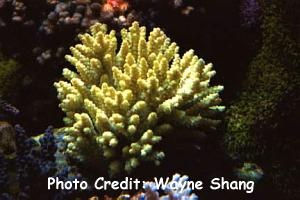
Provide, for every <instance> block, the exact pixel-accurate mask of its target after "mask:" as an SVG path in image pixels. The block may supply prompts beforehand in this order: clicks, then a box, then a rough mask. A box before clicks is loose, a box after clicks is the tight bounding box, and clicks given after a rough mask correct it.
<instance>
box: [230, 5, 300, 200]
mask: <svg viewBox="0 0 300 200" xmlns="http://www.w3.org/2000/svg"><path fill="white" fill-rule="evenodd" d="M260 3H261V5H262V27H261V29H262V46H261V49H260V51H259V52H258V54H257V55H256V56H255V58H254V59H253V61H252V62H251V63H250V66H249V70H248V77H247V79H246V81H245V88H244V89H243V90H242V92H241V94H240V96H239V99H238V100H236V101H235V102H234V103H233V104H232V105H231V106H230V107H229V108H228V109H227V116H226V117H225V121H226V122H227V130H226V134H225V144H226V147H227V151H228V152H229V154H231V155H233V156H237V157H238V158H240V159H241V160H243V161H252V162H253V161H254V162H259V161H262V160H268V162H267V163H265V164H264V166H262V168H263V169H265V170H264V171H265V173H266V174H268V175H269V176H270V178H271V179H273V180H272V181H273V182H274V183H275V184H276V186H277V187H276V188H279V190H281V191H282V192H284V193H285V194H284V196H285V198H286V199H298V198H299V197H300V194H299V191H300V190H299V188H300V185H299V183H298V182H297V181H296V180H298V178H296V177H299V175H298V174H299V173H297V170H296V168H299V166H300V162H299V160H300V159H299V155H297V153H295V152H299V143H300V141H299V137H297V136H296V134H294V130H297V129H298V127H297V125H296V123H294V124H293V122H292V121H293V120H291V119H293V118H294V117H293V115H296V116H297V114H298V111H297V102H299V95H300V94H299V87H300V82H299V77H300V73H299V66H300V63H299V60H300V59H299V58H300V53H299V52H300V51H299V50H300V48H299V44H297V42H295V41H294V40H293V37H292V35H291V33H290V31H289V26H286V24H287V23H286V18H285V16H286V13H287V12H288V11H289V10H286V2H285V1H275V0H274V1H264V0H262V1H260ZM298 108H299V106H298ZM294 113H297V114H294ZM286 119H289V121H290V122H287V120H286ZM291 126H292V127H293V128H291Z"/></svg>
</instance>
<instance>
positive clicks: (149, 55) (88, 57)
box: [54, 22, 224, 175]
mask: <svg viewBox="0 0 300 200" xmlns="http://www.w3.org/2000/svg"><path fill="white" fill-rule="evenodd" d="M90 31H91V34H88V33H86V34H81V35H79V39H80V40H81V42H82V44H77V45H76V46H75V47H71V48H70V50H71V52H72V55H67V56H66V59H67V60H68V61H69V62H70V63H71V64H72V65H74V66H75V68H76V70H77V73H76V72H74V71H71V70H70V69H67V68H65V69H64V70H63V75H64V77H65V78H66V80H67V81H59V82H56V83H55V84H54V85H55V87H56V88H57V91H58V98H59V99H60V101H61V103H60V107H61V109H62V110H63V111H64V112H65V113H66V117H65V118H64V122H65V124H66V127H65V128H64V131H65V132H66V133H65V137H64V139H65V140H66V141H67V142H68V145H67V150H66V152H67V153H68V154H69V155H70V156H71V157H73V158H76V159H78V160H80V161H83V160H88V157H89V156H90V157H91V156H92V155H94V156H92V157H91V159H92V160H95V159H96V158H101V159H103V160H105V161H106V162H107V163H108V165H109V167H108V172H109V173H110V174H111V175H113V174H115V173H118V172H120V171H123V170H124V169H125V171H126V172H131V171H132V170H133V169H135V168H136V167H137V166H138V165H139V164H140V162H141V161H153V162H154V163H155V164H156V165H159V164H160V162H161V160H162V159H163V158H164V156H165V155H164V152H163V151H162V150H157V149H156V147H155V145H156V144H157V143H159V142H160V141H161V140H162V138H163V137H164V136H166V135H165V133H166V132H168V131H170V130H171V129H172V128H175V127H180V126H182V127H186V128H199V127H201V128H204V127H208V128H214V127H215V126H216V125H217V124H218V122H219V120H215V119H213V115H214V114H215V113H217V112H220V111H223V110H224V107H223V106H219V104H220V102H221V99H220V98H219V92H220V91H221V90H223V86H210V79H211V78H212V77H213V76H214V75H215V73H216V72H215V71H214V70H213V69H212V64H205V62H204V60H203V59H201V58H199V57H198V56H196V55H195V54H194V51H193V50H189V51H187V52H186V53H185V54H184V55H183V56H182V57H181V56H180V55H179V53H178V51H179V47H178V46H177V44H176V43H174V42H171V40H170V39H169V38H168V37H167V36H166V35H165V33H164V32H163V31H162V30H161V29H159V28H155V29H153V31H152V32H151V33H150V34H149V36H148V38H146V28H145V27H140V26H139V24H138V23H137V22H134V23H133V24H132V26H131V27H130V28H129V29H128V30H127V29H123V30H122V31H121V37H122V38H121V40H122V42H121V44H120V45H118V42H117V38H116V36H115V34H116V33H115V31H114V30H112V31H110V32H109V33H107V27H106V25H104V24H95V25H94V26H92V27H91V28H90ZM118 47H119V49H118Z"/></svg>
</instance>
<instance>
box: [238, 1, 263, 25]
mask: <svg viewBox="0 0 300 200" xmlns="http://www.w3.org/2000/svg"><path fill="white" fill-rule="evenodd" d="M260 13H261V9H260V5H259V3H258V2H257V0H243V1H242V4H241V17H242V26H244V27H246V28H252V27H255V26H256V25H257V24H258V21H259V17H260Z"/></svg>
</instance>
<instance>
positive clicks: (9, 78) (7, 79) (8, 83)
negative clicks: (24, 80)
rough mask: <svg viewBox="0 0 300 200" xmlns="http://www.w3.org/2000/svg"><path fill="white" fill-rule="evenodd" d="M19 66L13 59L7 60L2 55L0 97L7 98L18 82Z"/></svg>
mask: <svg viewBox="0 0 300 200" xmlns="http://www.w3.org/2000/svg"><path fill="white" fill-rule="evenodd" d="M18 69H19V65H18V63H17V62H16V61H14V60H13V59H6V58H4V57H3V56H2V55H1V54H0V95H3V96H7V95H8V94H7V93H8V92H9V91H10V89H12V88H13V86H14V84H15V82H16V72H17V70H18Z"/></svg>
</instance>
